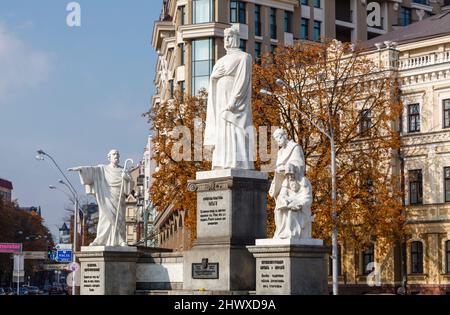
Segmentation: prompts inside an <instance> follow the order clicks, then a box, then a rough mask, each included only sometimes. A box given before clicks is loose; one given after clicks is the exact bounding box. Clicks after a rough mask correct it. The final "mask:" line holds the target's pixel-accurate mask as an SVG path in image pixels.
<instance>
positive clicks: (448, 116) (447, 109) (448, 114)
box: [443, 99, 450, 128]
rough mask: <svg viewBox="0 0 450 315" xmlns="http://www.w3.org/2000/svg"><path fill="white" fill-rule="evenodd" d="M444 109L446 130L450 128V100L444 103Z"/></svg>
mask: <svg viewBox="0 0 450 315" xmlns="http://www.w3.org/2000/svg"><path fill="white" fill-rule="evenodd" d="M443 108H444V116H443V117H444V128H449V127H450V99H448V100H444V101H443Z"/></svg>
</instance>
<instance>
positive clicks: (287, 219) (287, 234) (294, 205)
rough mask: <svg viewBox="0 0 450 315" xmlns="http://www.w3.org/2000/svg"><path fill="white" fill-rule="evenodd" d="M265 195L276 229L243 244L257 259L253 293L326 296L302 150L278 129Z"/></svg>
mask: <svg viewBox="0 0 450 315" xmlns="http://www.w3.org/2000/svg"><path fill="white" fill-rule="evenodd" d="M273 138H274V140H275V141H276V142H277V143H278V145H279V147H280V149H279V151H278V157H277V162H276V170H275V176H274V179H273V181H272V184H271V187H270V190H269V194H270V196H271V197H272V198H274V199H275V201H276V203H275V226H276V229H275V233H274V236H273V238H272V239H257V240H256V241H255V246H248V247H247V248H248V249H249V251H250V252H251V253H252V254H253V256H254V257H255V259H256V294H266V295H272V294H302V295H309V294H327V292H328V289H327V259H328V258H327V257H328V253H329V248H328V247H326V246H323V241H322V240H317V239H313V238H312V237H311V227H312V222H313V221H314V217H313V216H311V204H312V197H313V196H312V188H311V183H310V182H309V180H308V179H307V178H306V177H305V159H304V155H303V150H302V148H301V147H300V146H299V145H298V144H297V143H295V142H294V141H292V140H289V139H288V136H287V133H286V131H285V130H283V129H278V130H276V131H275V132H274V135H273Z"/></svg>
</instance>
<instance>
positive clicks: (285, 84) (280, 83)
mask: <svg viewBox="0 0 450 315" xmlns="http://www.w3.org/2000/svg"><path fill="white" fill-rule="evenodd" d="M275 83H276V84H277V85H278V86H281V87H284V88H288V87H289V86H288V84H287V83H286V82H284V81H283V80H281V79H276V81H275Z"/></svg>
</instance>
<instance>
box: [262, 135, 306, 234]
mask: <svg viewBox="0 0 450 315" xmlns="http://www.w3.org/2000/svg"><path fill="white" fill-rule="evenodd" d="M273 138H274V140H275V141H276V142H277V143H278V145H279V146H280V149H279V151H278V157H277V163H276V171H275V177H274V179H273V181H272V184H271V187H270V190H269V195H270V196H271V197H272V198H274V199H275V200H276V205H275V226H276V229H275V234H274V236H273V238H274V239H310V238H311V229H312V228H311V227H312V222H313V221H314V217H313V216H311V204H312V188H311V183H310V182H309V180H308V179H307V178H306V177H305V176H304V174H305V159H304V155H303V150H302V148H301V147H300V145H298V144H297V143H295V142H294V141H292V140H289V139H288V137H287V134H286V131H285V130H283V129H278V130H276V131H275V132H274V135H273Z"/></svg>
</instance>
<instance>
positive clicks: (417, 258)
mask: <svg viewBox="0 0 450 315" xmlns="http://www.w3.org/2000/svg"><path fill="white" fill-rule="evenodd" d="M411 273H412V274H422V273H423V245H422V242H419V241H414V242H411Z"/></svg>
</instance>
